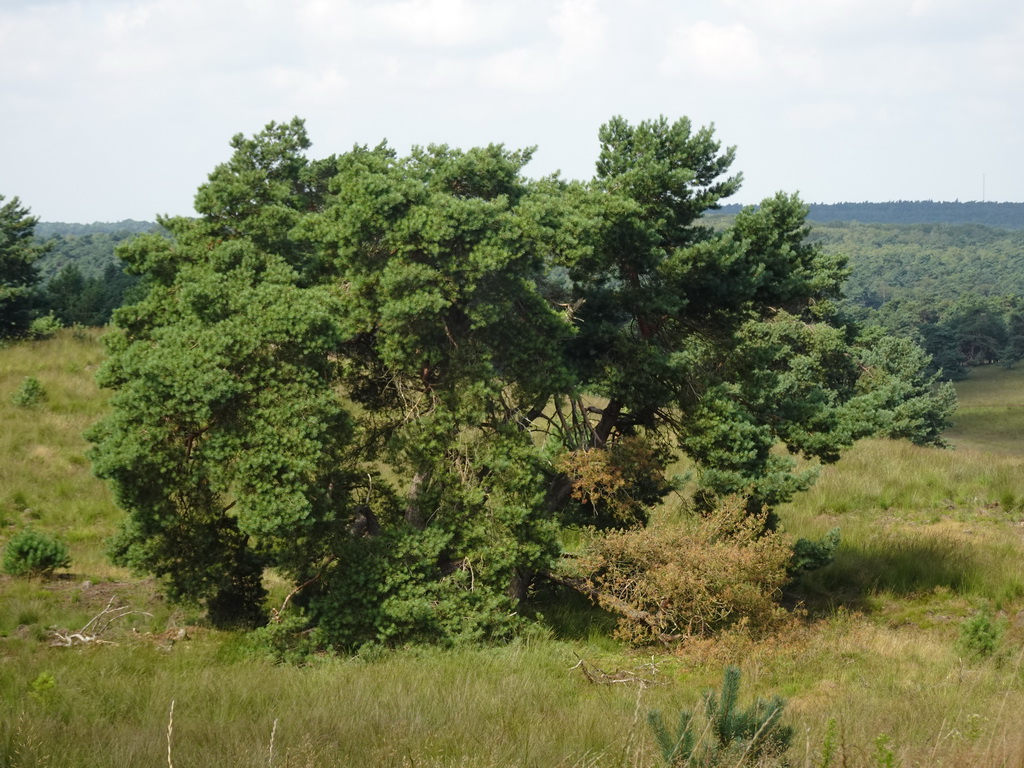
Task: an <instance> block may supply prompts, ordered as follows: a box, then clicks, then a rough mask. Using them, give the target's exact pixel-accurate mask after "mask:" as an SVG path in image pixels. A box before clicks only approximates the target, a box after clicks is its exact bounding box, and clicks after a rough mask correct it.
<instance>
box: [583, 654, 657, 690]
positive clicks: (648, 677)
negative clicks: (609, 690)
mask: <svg viewBox="0 0 1024 768" xmlns="http://www.w3.org/2000/svg"><path fill="white" fill-rule="evenodd" d="M577 658H579V657H577ZM645 666H647V667H648V668H649V673H648V674H641V673H639V672H630V671H629V670H625V669H620V670H617V671H615V672H605V671H604V670H603V669H600V668H598V667H595V666H591V665H590V664H587V662H586V661H584V660H583V659H582V658H581V659H580V660H579V661H577V662H576V664H575V665H573V666H572V667H571V668H570V669H569V671H570V672H571V671H572V670H574V669H578V670H579V671H580V672H581V673H583V677H585V678H586V679H587V682H590V683H593V684H594V685H617V684H623V683H624V684H626V685H629V684H635V685H638V686H640V687H641V688H647V687H648V686H651V685H664V682H663V681H661V680H658V679H657V678H656V677H654V676H653V675H657V672H658V670H657V667H656V666H655V665H653V664H648V665H645Z"/></svg>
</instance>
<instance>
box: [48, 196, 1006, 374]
mask: <svg viewBox="0 0 1024 768" xmlns="http://www.w3.org/2000/svg"><path fill="white" fill-rule="evenodd" d="M741 207H742V206H739V205H727V206H723V208H722V209H721V211H720V212H719V213H718V214H715V217H717V216H718V215H722V216H725V217H729V215H730V214H735V213H736V212H738V211H739V210H740V208H741ZM808 219H809V222H810V226H811V235H810V237H811V240H812V241H814V242H816V243H818V244H819V245H820V246H821V247H822V248H823V249H825V250H826V251H828V252H830V253H839V254H843V255H844V256H845V257H846V258H847V259H848V265H849V269H850V277H849V279H848V280H847V283H846V297H847V298H846V302H845V304H844V311H846V312H847V313H848V314H849V315H851V316H852V317H854V318H856V319H857V320H859V321H860V322H861V323H863V324H866V325H879V326H881V327H882V328H884V329H885V330H886V331H887V332H891V333H896V334H899V335H904V336H910V337H912V338H914V339H915V340H917V341H918V342H919V343H920V344H921V345H922V346H923V347H924V348H925V349H926V350H927V351H928V352H929V353H931V355H932V356H933V360H934V366H935V367H936V368H937V369H941V370H942V371H943V374H944V375H945V376H946V377H948V378H960V377H963V376H965V375H967V372H968V370H969V368H970V366H973V365H981V364H987V363H995V362H1000V363H1003V364H1004V365H1014V364H1016V363H1017V362H1019V361H1020V360H1022V359H1024V203H981V202H966V203H941V202H930V201H923V202H904V201H899V202H890V203H836V204H834V205H811V206H810V214H809V216H808ZM159 231H160V227H159V226H158V225H157V224H154V223H152V222H146V221H133V220H127V221H119V222H114V223H98V222H97V223H93V224H65V223H39V224H38V225H37V226H36V237H37V238H38V239H40V240H43V241H49V242H50V244H51V250H50V251H49V253H47V254H46V255H45V256H44V257H43V258H41V259H40V260H39V262H38V263H37V266H38V269H39V272H40V276H41V278H42V279H41V284H42V291H41V294H40V297H41V298H40V301H41V307H42V308H43V310H44V311H48V312H51V313H53V314H54V315H55V316H56V317H57V318H58V319H60V320H61V322H62V323H64V324H65V325H73V324H80V325H102V324H105V323H107V322H108V321H109V320H110V315H111V313H112V312H113V310H114V309H115V308H117V307H118V306H120V305H121V304H122V303H124V302H125V301H127V300H130V299H131V296H132V289H133V287H134V286H135V284H136V282H137V279H136V278H134V277H132V276H130V275H126V274H125V273H124V271H123V269H122V265H121V262H120V261H119V260H118V259H117V257H116V256H115V255H114V250H115V248H116V247H117V245H118V244H120V243H122V242H124V241H125V240H128V239H129V238H131V237H134V236H135V235H136V234H138V233H142V232H159Z"/></svg>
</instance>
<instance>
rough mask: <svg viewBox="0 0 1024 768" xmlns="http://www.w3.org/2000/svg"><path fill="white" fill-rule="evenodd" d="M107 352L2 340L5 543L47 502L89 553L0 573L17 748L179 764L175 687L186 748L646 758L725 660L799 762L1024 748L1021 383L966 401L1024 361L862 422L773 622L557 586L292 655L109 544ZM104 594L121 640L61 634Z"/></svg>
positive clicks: (47, 512) (222, 758)
mask: <svg viewBox="0 0 1024 768" xmlns="http://www.w3.org/2000/svg"><path fill="white" fill-rule="evenodd" d="M101 357H102V348H101V346H100V345H99V343H98V341H97V338H96V334H95V333H92V332H90V333H86V334H82V333H78V334H76V333H73V332H71V331H64V332H62V333H61V334H60V335H58V337H57V338H55V339H52V340H49V341H45V342H32V343H24V344H16V345H12V346H9V347H6V348H3V349H0V457H2V461H0V523H2V524H3V525H2V527H0V544H2V543H3V542H4V541H6V538H7V536H9V534H10V533H11V532H13V531H14V530H15V529H16V528H17V527H19V526H21V525H24V524H25V523H28V522H34V523H35V524H36V525H38V526H39V527H42V528H45V529H47V530H50V531H52V532H56V533H59V534H62V535H63V536H65V537H66V538H67V539H68V540H69V541H70V543H71V546H72V560H73V566H72V569H71V570H72V576H71V577H70V578H65V579H58V580H55V581H51V582H46V581H38V580H23V579H12V578H10V577H6V576H0V701H2V702H3V705H4V706H3V707H2V708H0V766H15V765H17V766H33V765H50V766H52V765H86V766H92V765H95V766H107V765H133V766H165V765H167V764H168V755H167V736H168V725H169V722H168V713H169V707H170V703H171V701H172V700H173V701H174V702H175V709H174V720H173V728H172V731H173V740H172V748H173V762H174V765H176V766H206V765H209V766H236V765H273V766H347V765H359V766H362V765H374V766H377V765H381V766H414V765H415V766H509V765H517V766H617V767H621V768H626V767H630V768H632V767H633V766H645V767H647V768H649V767H650V766H653V765H656V764H657V763H656V760H657V755H656V752H655V745H654V741H653V739H652V738H651V736H650V734H649V733H648V730H647V726H646V722H645V718H646V714H647V711H648V710H650V709H655V708H657V709H661V710H662V711H664V712H666V713H673V712H678V711H679V710H680V709H684V708H687V709H689V708H693V707H694V706H699V701H700V693H701V691H702V690H704V689H706V688H709V687H714V686H716V685H717V683H718V681H719V680H720V679H721V674H722V668H723V666H724V665H726V664H730V663H735V664H738V665H739V666H740V667H741V668H742V670H743V679H744V689H745V690H744V697H750V698H751V699H752V698H753V697H755V696H759V695H760V696H765V695H769V694H771V693H774V692H778V693H781V694H782V695H784V696H786V697H787V698H788V699H789V704H788V707H787V713H788V715H787V717H788V719H789V722H790V723H792V724H793V725H794V726H796V728H797V737H796V739H795V746H794V748H793V749H792V750H791V752H790V755H789V759H790V764H791V765H793V766H821V765H823V764H824V759H825V758H824V755H825V753H826V752H827V751H828V749H827V748H826V745H827V744H830V743H831V744H833V745H834V753H833V757H832V758H831V760H832V762H831V765H834V766H840V765H842V766H851V767H856V766H865V767H867V766H878V765H884V764H886V762H885V761H887V760H890V758H891V761H892V763H893V764H896V765H903V766H912V765H922V766H925V765H927V766H949V767H950V768H952V767H953V766H963V765H971V766H981V767H983V768H987V767H988V766H997V765H1000V766H1002V765H1007V766H1021V765H1024V733H1022V732H1021V731H1020V729H1019V727H1018V713H1019V712H1020V711H1024V674H1022V672H1024V670H1022V665H1021V651H1020V649H1021V648H1022V646H1024V613H1022V612H1021V611H1022V609H1024V600H1022V594H1024V587H1022V585H1024V556H1022V555H1024V543H1022V539H1021V534H1022V531H1021V525H1020V519H1021V518H1022V516H1024V472H1022V471H1021V469H1022V466H1021V461H1022V455H1024V448H1022V447H1020V446H1018V444H1017V442H1016V441H1015V439H1013V431H1014V430H1015V429H1018V428H1019V427H1024V424H1022V423H1020V422H1019V421H1017V420H1016V419H1017V411H1016V408H1015V407H1014V408H1011V409H1010V410H1007V411H1005V413H1004V414H1003V415H1002V416H1001V419H1000V420H999V423H998V426H999V429H996V428H995V427H994V426H992V425H989V426H984V425H982V426H979V424H980V422H975V423H973V424H972V422H971V421H970V419H969V418H964V417H969V416H970V415H971V414H972V413H974V412H979V411H978V409H982V408H990V407H995V408H998V407H1004V408H1005V407H1006V405H1007V404H1010V405H1014V404H1015V402H1016V400H1015V399H1014V398H1019V396H1020V395H1019V392H1020V389H1019V383H1020V379H1019V376H1020V375H1021V374H1020V373H1019V372H1017V371H1009V372H1004V371H1002V370H1001V369H1000V370H993V371H985V372H984V373H982V372H979V371H975V372H974V374H972V378H971V379H970V380H968V382H966V383H965V386H966V385H967V384H970V385H971V386H972V387H974V389H973V390H969V391H966V392H964V393H962V402H963V403H964V410H963V412H962V414H961V416H960V417H958V425H957V427H956V430H958V431H956V432H954V433H952V435H953V441H954V442H955V443H956V445H957V446H958V447H957V448H956V449H955V450H938V449H922V448H916V447H913V446H909V445H905V444H900V443H893V442H889V441H880V440H878V441H865V442H863V443H861V444H859V445H858V446H856V447H855V448H854V449H853V450H852V451H851V452H850V453H849V455H848V456H847V457H845V458H844V459H842V460H841V461H840V462H839V463H838V464H837V465H835V466H832V467H826V468H824V470H823V472H822V477H821V481H820V482H819V483H818V485H817V486H816V487H815V488H814V489H812V490H811V491H810V492H809V493H807V494H804V495H803V496H801V497H800V498H799V499H797V500H795V501H794V502H793V503H792V504H790V505H788V506H787V507H785V508H784V509H782V510H781V515H782V520H783V524H784V526H785V528H786V529H787V530H788V531H789V532H790V533H792V534H793V535H805V536H820V535H822V534H823V533H824V532H826V531H827V530H829V529H830V528H832V527H834V526H835V525H839V526H840V527H841V528H842V531H843V543H842V545H841V547H840V550H839V552H838V555H837V558H836V561H835V563H833V564H832V565H831V566H829V567H828V568H825V569H822V570H821V571H818V572H814V573H812V574H808V575H807V577H806V578H805V579H803V580H802V581H801V582H800V583H798V584H796V585H795V586H794V587H793V589H792V590H791V591H790V593H789V595H788V599H789V601H790V602H791V603H792V604H794V605H795V607H796V608H797V610H796V611H795V612H794V620H793V621H792V622H791V623H790V624H789V625H788V626H786V627H784V628H783V629H782V630H780V631H779V633H778V634H776V635H775V636H773V637H772V638H770V639H768V640H766V641H759V642H754V641H752V640H751V639H750V638H749V637H747V636H745V635H744V634H743V633H742V632H735V633H732V634H726V635H724V636H722V637H719V638H717V639H713V640H705V641H700V642H692V643H690V644H688V645H685V646H683V647H681V648H678V649H673V650H671V651H669V650H666V649H662V648H652V649H645V650H641V651H632V650H629V649H627V648H624V647H623V646H621V645H619V644H618V643H617V642H616V641H615V640H613V639H612V638H611V637H610V636H609V634H608V630H609V627H610V626H611V624H612V622H609V621H608V619H607V617H605V616H601V615H600V614H595V613H592V612H589V611H587V610H583V609H581V608H579V607H577V608H573V607H572V606H570V605H568V604H567V603H565V602H558V601H549V603H547V604H542V605H541V606H540V610H541V611H543V612H544V613H545V614H547V615H548V616H549V619H548V620H547V624H546V626H544V625H542V626H540V627H538V628H536V629H535V630H534V631H533V633H532V634H530V635H529V636H527V637H524V638H522V639H520V640H518V641H516V642H515V643H512V644H510V645H507V646H503V647H490V648H466V649H460V650H453V651H445V652H441V651H437V650H432V649H422V648H421V649H417V648H407V649H398V650H393V651H383V650H380V649H376V650H375V649H367V650H366V651H364V652H363V653H362V654H361V655H357V656H355V657H324V658H314V659H313V660H312V662H311V663H310V664H309V665H308V666H306V667H292V666H280V665H274V664H272V663H271V662H269V661H268V660H267V659H265V658H264V657H262V656H260V655H259V654H258V653H256V652H255V651H254V649H253V647H252V646H251V644H250V641H249V640H247V639H246V638H245V637H244V636H241V635H236V634H230V633H221V632H214V631H211V630H209V629H206V628H204V627H203V626H202V624H201V621H200V618H199V614H198V613H197V612H195V611H191V610H188V609H178V608H174V607H171V606H167V605H165V604H163V602H162V601H161V600H160V599H159V598H158V597H157V594H156V589H155V586H154V585H153V584H152V583H151V582H150V581H147V580H138V579H131V578H129V576H128V575H127V574H125V573H124V572H122V571H119V570H118V569H115V568H113V567H111V566H109V565H108V564H107V563H106V561H105V558H104V555H103V552H102V540H103V538H104V537H105V536H106V535H108V534H109V533H110V532H112V531H113V528H114V526H115V524H116V521H117V519H118V518H119V513H118V512H117V510H116V509H115V507H114V505H113V504H112V502H111V499H110V497H109V494H108V492H107V491H106V489H105V487H104V486H103V485H102V484H100V483H99V482H98V481H97V480H96V479H95V478H93V477H92V476H91V474H90V471H89V467H88V464H87V462H86V460H85V459H84V456H83V452H84V449H85V447H86V446H85V443H84V441H83V440H82V438H81V432H82V430H83V429H84V428H85V427H86V426H88V425H89V424H90V423H91V422H92V421H94V420H95V419H96V418H98V416H99V415H101V414H102V412H103V409H104V407H105V397H104V395H103V393H100V392H98V391H97V390H96V388H95V385H94V384H93V383H92V376H93V372H94V369H95V366H96V365H97V364H98V363H99V361H100V359H101ZM979 373H981V375H980V376H979V375H978V374H979ZM26 376H35V377H36V378H38V379H39V380H40V382H41V383H42V385H43V388H44V390H45V391H46V392H47V399H46V400H45V401H43V402H42V403H40V404H39V405H37V406H33V407H30V408H21V407H18V406H15V405H14V404H13V403H11V402H10V395H11V393H13V392H14V391H15V389H16V388H17V387H18V386H19V385H20V384H21V382H22V381H23V380H24V378H25V377H26ZM1015 382H1016V383H1015ZM972 409H974V410H972ZM1018 434H1019V432H1018ZM86 580H88V581H89V582H92V583H86ZM111 597H117V598H118V599H119V600H121V601H123V602H124V603H126V604H128V605H130V606H131V607H133V608H135V609H137V610H139V611H146V612H147V613H148V614H151V615H143V614H141V613H136V614H132V615H130V616H127V617H125V618H124V619H122V620H120V621H119V622H117V623H116V624H115V625H112V626H111V627H110V628H109V630H108V631H107V632H105V633H104V635H103V639H106V640H109V641H110V642H111V643H116V645H114V644H106V645H104V644H97V643H91V644H89V645H86V646H78V647H74V648H56V647H51V646H50V644H49V643H50V640H51V638H52V637H53V635H52V632H53V629H54V628H57V629H71V628H76V627H81V626H83V625H84V624H85V623H86V622H88V621H89V619H90V618H91V617H92V616H94V615H96V613H97V612H98V611H100V610H101V609H102V608H103V606H104V605H106V604H107V601H108V600H109V599H110V598H111ZM979 610H985V611H988V612H990V613H991V614H992V615H993V617H994V619H993V620H994V621H996V622H998V623H999V625H1000V626H1002V627H1005V632H1004V633H1003V635H1002V640H1001V644H1000V645H999V647H998V648H997V649H996V651H995V653H994V654H993V655H992V656H991V657H988V658H965V657H963V656H962V653H961V651H960V650H959V646H958V639H959V637H960V633H961V627H962V626H963V624H964V622H965V621H966V620H968V619H969V618H970V617H972V616H975V615H977V612H978V611H979ZM180 630H184V631H185V633H186V635H185V637H181V635H180V634H179V633H180ZM580 658H584V659H586V660H587V661H588V663H590V664H592V665H595V666H598V667H601V668H604V669H605V670H607V671H610V672H611V671H615V670H620V669H621V670H627V671H629V670H633V671H636V670H643V675H644V676H645V677H649V678H650V677H653V678H654V679H655V680H656V682H657V683H658V684H656V685H653V686H649V687H643V688H641V687H638V686H637V685H636V684H629V683H615V684H608V685H597V684H594V683H592V682H589V681H588V680H587V679H586V678H585V677H584V676H583V675H582V674H580V672H579V670H578V669H576V670H574V669H573V667H574V665H575V664H576V662H577V661H578V660H579V659H580ZM652 664H653V665H654V667H651V666H649V665H652ZM275 722H276V723H277V725H276V727H275V725H274V724H275ZM830 722H831V723H834V725H830ZM271 738H273V741H274V749H273V755H271V752H270V742H271ZM271 757H272V758H273V761H272V762H271Z"/></svg>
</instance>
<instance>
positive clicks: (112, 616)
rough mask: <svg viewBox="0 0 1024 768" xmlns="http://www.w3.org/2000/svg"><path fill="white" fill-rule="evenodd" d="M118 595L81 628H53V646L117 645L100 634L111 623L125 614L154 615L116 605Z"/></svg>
mask: <svg viewBox="0 0 1024 768" xmlns="http://www.w3.org/2000/svg"><path fill="white" fill-rule="evenodd" d="M116 602H117V595H114V596H113V597H111V598H110V600H109V601H108V602H107V605H106V607H105V608H104V609H103V610H102V611H100V612H99V613H97V614H96V615H95V616H93V617H92V618H91V619H89V621H87V622H86V623H85V626H83V627H82V628H81V629H79V630H77V631H75V632H72V631H71V630H59V629H51V630H50V635H51V636H52V637H53V638H54V639H53V641H52V642H51V643H50V645H51V646H53V647H58V648H70V647H71V646H73V645H75V644H79V645H88V644H90V643H94V644H96V645H117V643H115V642H113V641H111V640H104V639H103V638H101V637H100V635H101V634H102V633H103V632H105V631H106V630H107V629H109V628H110V625H111V624H112V623H113V622H115V621H117V620H118V619H123V618H124V617H125V616H132V615H140V616H152V615H153V614H151V613H147V612H146V611H133V610H132V609H131V608H130V607H129V606H127V605H115V603H116Z"/></svg>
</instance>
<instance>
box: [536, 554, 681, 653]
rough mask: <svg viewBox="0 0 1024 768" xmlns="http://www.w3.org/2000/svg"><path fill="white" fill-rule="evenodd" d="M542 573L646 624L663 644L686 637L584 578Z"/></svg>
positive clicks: (653, 616)
mask: <svg viewBox="0 0 1024 768" xmlns="http://www.w3.org/2000/svg"><path fill="white" fill-rule="evenodd" d="M544 575H545V576H546V577H547V578H549V579H551V580H552V581H553V582H555V583H556V584H561V585H562V586H564V587H569V588H571V589H575V590H576V591H577V592H579V593H580V594H582V595H585V596H586V597H589V598H590V599H591V600H593V601H594V602H595V603H596V604H597V605H600V606H601V607H602V608H607V609H608V610H610V611H615V612H616V613H621V614H622V615H623V616H625V617H626V618H627V619H632V620H633V621H638V622H641V623H643V624H646V625H647V626H649V627H650V628H651V629H653V630H654V634H655V637H657V638H658V640H660V641H661V642H662V643H664V644H665V645H671V644H673V643H677V642H679V641H680V640H682V639H684V638H685V637H686V635H670V634H668V633H667V632H665V631H664V626H665V625H664V622H663V621H662V620H661V619H659V618H658V617H657V616H656V615H654V614H653V613H648V612H647V611H644V610H641V609H639V608H635V607H634V606H632V605H630V604H629V603H627V602H626V601H625V600H623V599H622V598H619V597H616V596H615V595H611V594H608V593H607V592H601V591H600V590H598V589H596V588H595V587H594V586H593V585H592V584H591V583H590V582H589V581H587V580H586V579H583V578H578V577H571V576H559V575H558V574H556V573H551V572H550V571H545V572H544Z"/></svg>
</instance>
